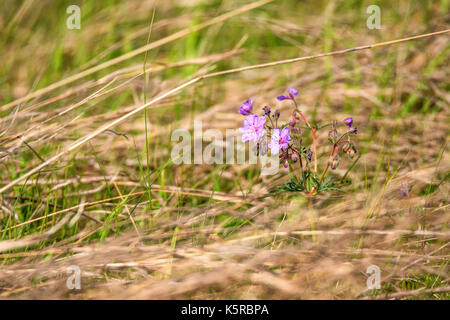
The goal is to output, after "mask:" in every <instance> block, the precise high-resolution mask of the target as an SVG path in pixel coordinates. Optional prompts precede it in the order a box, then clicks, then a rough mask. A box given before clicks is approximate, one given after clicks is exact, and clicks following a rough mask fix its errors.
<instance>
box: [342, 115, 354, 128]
mask: <svg viewBox="0 0 450 320" xmlns="http://www.w3.org/2000/svg"><path fill="white" fill-rule="evenodd" d="M343 122H344V124H345V125H347V126H348V128H349V129H350V128H351V127H352V124H353V117H348V118H345V119H344V120H343Z"/></svg>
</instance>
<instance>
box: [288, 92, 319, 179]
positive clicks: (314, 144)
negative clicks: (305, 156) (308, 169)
mask: <svg viewBox="0 0 450 320" xmlns="http://www.w3.org/2000/svg"><path fill="white" fill-rule="evenodd" d="M292 101H294V104H295V109H296V111H297V112H298V113H299V114H300V116H301V117H302V119H303V121H304V122H305V123H306V125H307V126H308V128H309V129H310V130H311V133H312V139H313V153H314V172H317V147H316V128H313V127H312V126H311V124H310V123H309V121H308V120H306V117H305V116H304V115H303V113H302V112H301V111H300V109H299V107H298V105H297V101H295V99H294V98H292Z"/></svg>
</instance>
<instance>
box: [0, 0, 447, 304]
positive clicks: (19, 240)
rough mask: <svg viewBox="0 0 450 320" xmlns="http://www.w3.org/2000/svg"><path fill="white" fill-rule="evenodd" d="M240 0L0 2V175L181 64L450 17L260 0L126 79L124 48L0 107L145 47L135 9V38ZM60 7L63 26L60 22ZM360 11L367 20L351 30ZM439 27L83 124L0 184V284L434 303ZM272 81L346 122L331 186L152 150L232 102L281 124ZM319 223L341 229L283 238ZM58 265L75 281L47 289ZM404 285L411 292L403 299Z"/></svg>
mask: <svg viewBox="0 0 450 320" xmlns="http://www.w3.org/2000/svg"><path fill="white" fill-rule="evenodd" d="M248 3H250V2H245V1H197V0H196V1H175V0H174V1H126V2H125V1H106V0H105V1H72V0H71V1H50V0H43V1H33V0H24V1H14V0H5V1H2V3H1V4H0V27H1V30H2V32H1V37H0V61H1V65H2V67H1V68H0V102H1V106H0V117H1V119H0V173H1V174H0V179H1V180H0V186H5V185H6V184H8V183H9V182H11V181H13V180H14V179H16V178H18V177H20V176H21V175H23V174H25V173H26V172H28V171H29V170H31V169H32V168H34V167H36V166H37V165H39V164H40V163H41V162H42V160H46V159H48V158H50V157H51V156H52V155H54V154H56V153H58V152H60V151H61V150H63V149H64V148H65V147H66V146H68V145H69V144H71V143H72V142H73V141H75V140H76V139H78V138H80V137H83V136H84V135H86V134H88V133H90V132H92V131H93V130H95V129H96V128H98V127H100V126H101V125H103V124H104V123H107V122H110V121H112V120H114V119H117V118H118V117H120V116H121V115H124V114H125V113H127V112H129V111H131V110H133V109H134V108H136V107H137V106H139V105H142V104H143V102H144V100H147V101H148V100H149V99H151V98H152V97H154V96H156V95H158V94H160V93H161V92H164V91H165V90H167V89H170V88H173V87H176V86H177V85H179V84H181V83H182V82H184V81H185V80H186V79H188V78H190V77H195V76H197V75H200V74H204V73H205V72H209V71H221V70H227V69H230V68H236V67H242V66H248V65H254V64H259V63H264V62H270V61H276V60H281V59H288V58H293V57H299V56H306V55H312V54H317V53H322V52H329V51H332V50H339V49H345V48H350V47H355V46H361V45H367V44H371V43H376V42H381V41H388V40H392V39H398V38H402V37H406V36H410V35H417V34H421V33H428V32H433V31H439V30H443V29H448V26H449V18H450V15H449V6H450V2H449V1H447V0H441V1H418V0H410V1H361V0H352V1H293V0H283V1H272V2H269V3H267V4H265V5H263V6H260V7H258V8H255V9H253V10H250V11H247V12H243V13H241V14H238V15H236V16H234V17H232V18H230V19H227V20H225V21H223V22H220V23H217V24H213V25H212V26H209V27H207V28H204V29H202V30H199V31H195V32H191V33H189V34H187V35H186V36H183V37H179V38H178V39H176V40H174V41H171V42H168V43H167V44H164V45H162V46H158V47H157V48H155V49H153V50H150V51H148V56H147V63H146V67H147V68H148V72H147V73H146V75H145V77H146V81H144V75H143V74H142V70H143V64H144V54H139V55H136V56H134V57H132V58H130V59H126V60H124V61H123V62H121V63H118V64H114V65H113V66H111V67H108V68H104V69H102V70H100V71H98V72H95V73H92V74H89V75H87V76H85V77H82V78H81V79H79V80H77V81H74V82H72V83H70V84H68V85H64V86H60V87H58V88H56V89H55V90H52V91H51V92H49V93H46V94H43V95H39V96H38V97H36V98H33V99H30V100H29V101H26V102H24V103H20V104H17V105H15V106H11V107H5V106H7V105H8V104H9V103H11V102H13V101H14V100H15V99H20V98H21V97H24V96H26V95H27V94H29V93H31V92H35V91H37V90H39V89H42V88H46V87H48V86H50V85H52V84H54V83H57V82H58V81H60V80H62V79H65V78H67V77H69V76H73V75H77V74H79V73H80V72H83V71H85V70H89V69H90V68H92V67H94V66H96V65H99V64H102V63H105V62H108V61H112V60H113V59H116V58H118V57H121V56H123V55H125V54H128V53H130V52H132V51H133V50H135V49H137V48H140V47H143V46H145V45H146V44H147V38H148V34H149V29H150V27H149V26H150V21H151V17H152V13H153V9H154V8H156V11H155V20H154V23H153V25H152V27H151V30H152V33H151V39H150V43H153V42H156V41H158V40H162V39H165V38H166V37H168V36H170V35H172V34H174V33H176V32H178V31H180V30H185V29H186V28H190V27H193V26H196V25H198V24H200V23H203V22H205V21H210V20H211V19H213V18H215V17H217V16H219V15H221V14H223V13H225V12H229V11H231V10H235V9H237V8H240V7H242V6H244V5H246V4H248ZM74 4H75V5H78V6H79V7H80V8H81V29H80V30H69V29H68V28H67V27H66V20H67V18H68V16H69V15H68V14H67V13H66V8H67V7H68V6H69V5H74ZM372 4H376V5H378V6H380V8H381V26H382V28H381V30H369V29H368V28H367V27H366V20H367V18H368V16H369V15H368V14H367V13H366V8H367V7H368V6H369V5H372ZM448 39H449V38H448V35H447V34H445V35H442V36H438V37H434V38H429V39H423V40H418V41H411V42H407V43H404V44H400V45H396V46H392V47H385V48H380V49H375V50H370V51H362V52H354V53H349V54H346V55H342V56H336V57H327V58H321V59H317V60H312V61H308V62H300V63H295V64H287V65H282V66H277V67H273V68H266V69H258V70H252V71H248V72H244V73H237V74H232V75H228V76H222V77H217V78H211V79H207V80H205V81H202V82H200V83H197V84H195V85H194V86H192V87H188V88H187V89H185V90H183V91H182V92H180V93H179V94H176V95H174V96H172V97H169V98H166V99H163V100H162V101H160V102H158V103H157V104H156V105H155V106H154V107H152V108H150V109H149V110H148V111H147V121H148V128H147V130H146V128H145V124H144V114H143V113H140V114H139V115H138V116H133V117H132V118H131V119H128V120H127V121H125V122H123V123H121V124H119V125H117V126H115V127H114V128H113V129H114V130H113V131H111V132H105V133H103V134H101V135H99V136H97V137H96V138H94V139H93V140H91V141H89V142H88V143H86V144H83V145H82V146H81V147H80V148H78V149H77V150H76V151H73V152H70V153H68V154H66V155H64V157H62V158H61V159H59V160H58V162H56V163H54V164H53V165H51V166H48V167H47V168H46V169H44V170H41V171H40V172H39V173H38V174H35V175H33V176H32V177H31V178H30V179H27V180H26V182H25V183H21V184H18V185H17V186H15V187H14V188H13V189H11V191H8V192H5V193H4V194H2V195H1V198H0V200H1V207H0V210H1V212H0V214H1V215H0V228H1V231H0V232H1V239H2V240H3V241H5V242H4V243H5V244H6V245H5V246H4V247H1V246H0V248H5V249H4V250H0V251H2V253H1V254H0V259H1V261H0V263H1V264H2V269H4V270H5V272H4V273H3V275H2V276H1V277H0V295H1V296H6V297H16V296H17V295H19V296H20V297H22V296H23V297H38V296H39V294H40V292H43V291H44V292H46V293H47V294H48V295H49V296H54V297H72V296H76V297H97V298H99V297H100V298H101V297H119V298H130V297H133V298H134V297H138V298H139V297H143V298H148V297H153V298H154V297H157V298H161V297H163V298H164V297H166V298H179V297H193V298H280V297H281V298H355V297H358V298H361V297H367V296H370V297H372V296H378V297H380V296H381V297H383V295H385V294H394V295H395V294H398V296H399V298H402V297H411V296H412V297H413V298H418V297H419V298H439V299H448V290H447V289H448V248H447V243H448V231H447V230H448V182H449V181H448V180H449V175H448V167H449V165H448V164H449V161H448V156H447V148H448V147H447V142H448V124H449V121H448V111H449V108H448V107H449V100H450V99H449V86H450V84H449V81H448V79H449V68H448V65H449V48H450V46H449V41H448ZM288 87H296V88H298V89H299V91H300V103H301V106H302V108H303V109H304V110H305V113H306V114H307V115H308V117H310V118H311V119H313V120H312V121H313V122H317V123H324V122H330V121H332V120H334V119H336V120H340V119H343V118H344V117H346V116H349V115H353V116H354V117H355V122H356V124H357V126H358V129H359V130H360V132H361V134H359V135H358V137H359V139H358V140H359V141H358V147H359V152H360V154H361V158H360V160H359V161H358V163H357V164H356V166H355V168H354V169H353V170H352V173H351V174H350V178H351V180H352V184H351V185H350V186H349V187H348V189H347V190H346V193H345V194H326V195H320V196H317V197H315V198H313V199H309V198H308V197H306V196H305V195H303V194H285V195H277V196H271V195H270V194H269V191H270V189H271V188H272V187H274V186H276V185H279V184H280V183H282V182H283V181H285V180H286V179H287V173H286V172H285V171H282V172H280V173H279V174H277V175H276V176H272V177H261V176H260V175H259V168H258V167H257V166H252V165H245V166H237V165H214V166H213V165H183V166H176V165H173V164H172V163H171V162H170V150H171V146H172V145H173V143H172V142H171V141H170V133H171V132H172V131H173V130H174V129H176V128H179V127H185V128H188V129H192V123H193V121H194V119H197V120H203V121H204V130H206V129H207V128H218V129H221V130H223V131H224V130H225V129H227V128H238V127H239V126H240V125H241V121H242V119H241V118H240V117H239V116H238V115H237V113H236V111H237V109H238V108H239V106H240V104H241V103H242V101H244V100H245V99H247V98H248V97H254V98H255V100H256V103H257V105H258V106H261V107H262V106H263V105H265V104H270V105H273V106H276V107H277V108H279V109H280V111H281V112H282V118H283V117H284V118H285V119H287V117H288V114H289V112H288V110H289V108H288V106H287V105H285V104H278V103H276V101H275V97H276V96H277V95H278V94H280V93H282V92H285V91H286V89H287V88H288ZM144 93H145V95H144ZM144 97H145V98H144ZM2 106H3V107H2ZM283 111H284V113H283ZM146 131H147V132H146ZM319 139H320V141H322V145H324V144H326V142H325V141H326V135H325V134H324V135H322V136H321V137H319ZM146 141H148V143H146ZM147 148H148V153H149V160H148V163H147V160H146V157H147V155H146V153H147V151H146V149H147ZM327 150H328V149H326V148H325V147H323V148H320V149H319V154H320V155H321V156H323V157H322V163H321V165H323V162H324V161H326V153H327V152H328V151H327ZM349 165H350V162H349V161H346V162H344V163H343V164H341V166H342V167H341V168H339V170H337V171H336V173H334V174H336V175H343V174H344V173H345V171H346V168H348V166H349ZM402 188H403V189H405V188H406V189H407V191H408V192H407V193H406V195H403V194H404V193H402V192H401V189H402ZM403 189H402V190H403ZM129 193H135V194H134V195H132V196H126V195H127V194H129ZM122 196H123V197H122ZM71 221H73V223H70V222H71ZM335 229H340V230H344V234H343V235H340V236H336V235H334V236H333V235H331V236H327V235H319V234H314V235H312V236H311V235H300V236H299V235H295V232H296V231H306V230H309V231H311V232H314V231H317V230H319V231H320V230H335ZM349 230H384V232H385V233H384V234H382V236H377V235H370V234H366V235H363V234H354V233H352V232H350V231H349ZM389 230H391V231H392V234H391V233H389ZM395 230H411V231H414V230H429V231H430V232H431V234H430V235H429V236H426V235H424V236H408V235H405V236H402V235H400V236H399V235H398V234H396V233H395ZM347 231H348V233H347ZM433 232H434V233H435V234H433ZM252 237H255V239H254V240H252ZM98 248H100V249H98ZM436 250H437V251H436ZM416 260H419V262H415V261H416ZM69 263H70V264H78V265H80V267H81V268H82V270H83V272H84V273H86V275H85V276H84V277H83V281H84V282H83V288H88V289H85V290H82V291H81V292H78V291H75V292H70V291H68V290H67V288H65V285H64V279H63V278H64V277H61V274H64V272H65V268H66V267H67V265H69ZM370 264H377V265H379V266H380V267H381V269H382V273H383V289H382V290H379V291H377V290H374V291H370V292H366V290H365V279H366V278H367V276H366V275H365V274H364V272H365V270H366V268H367V266H368V265H370ZM30 270H31V271H30ZM58 270H59V271H58ZM324 279H325V280H324ZM171 281H172V282H174V281H175V283H177V285H176V286H175V287H176V288H172V289H170V288H171V287H168V286H169V285H168V283H171ZM124 283H127V284H129V288H128V289H127V290H124V289H123V284H124ZM193 283H195V285H193ZM150 288H151V289H150ZM419 288H423V289H424V290H428V291H427V293H418V294H415V293H414V294H412V295H408V294H407V292H409V291H408V290H414V289H419ZM405 292H406V294H405ZM402 294H403V295H402Z"/></svg>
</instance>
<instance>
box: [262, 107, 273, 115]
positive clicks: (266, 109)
mask: <svg viewBox="0 0 450 320" xmlns="http://www.w3.org/2000/svg"><path fill="white" fill-rule="evenodd" d="M262 110H263V111H264V115H265V116H269V115H270V112H271V111H270V108H269V107H268V106H265V107H264V108H262Z"/></svg>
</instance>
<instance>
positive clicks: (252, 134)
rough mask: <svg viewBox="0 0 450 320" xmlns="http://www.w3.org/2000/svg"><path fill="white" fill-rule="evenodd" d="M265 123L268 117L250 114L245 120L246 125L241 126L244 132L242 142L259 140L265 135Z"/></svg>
mask: <svg viewBox="0 0 450 320" xmlns="http://www.w3.org/2000/svg"><path fill="white" fill-rule="evenodd" d="M265 123H266V117H258V116H257V115H255V114H251V115H249V116H248V117H247V118H246V119H245V120H244V126H243V127H242V128H239V131H240V132H242V142H246V141H254V142H258V141H259V140H260V139H261V137H262V136H263V135H264V124H265Z"/></svg>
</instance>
